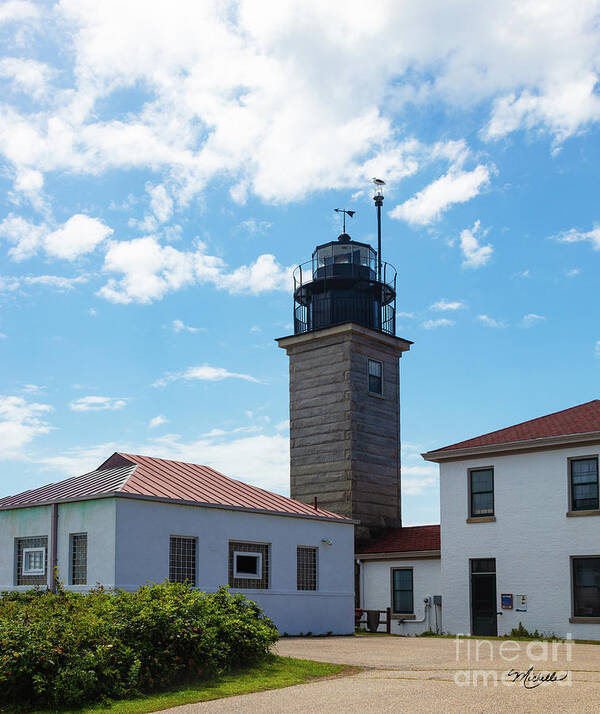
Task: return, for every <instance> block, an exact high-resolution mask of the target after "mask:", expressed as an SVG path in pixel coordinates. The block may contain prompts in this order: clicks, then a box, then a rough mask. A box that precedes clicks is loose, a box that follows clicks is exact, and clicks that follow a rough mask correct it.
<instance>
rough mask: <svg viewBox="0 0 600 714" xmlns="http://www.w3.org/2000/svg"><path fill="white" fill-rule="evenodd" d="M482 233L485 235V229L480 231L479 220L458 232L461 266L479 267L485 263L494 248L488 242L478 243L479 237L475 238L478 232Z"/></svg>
mask: <svg viewBox="0 0 600 714" xmlns="http://www.w3.org/2000/svg"><path fill="white" fill-rule="evenodd" d="M480 232H481V233H482V234H483V237H485V235H486V231H481V222H480V221H476V222H475V225H474V226H473V228H471V229H469V228H465V229H464V230H463V231H461V234H460V249H461V251H462V254H463V262H462V264H463V267H464V268H481V267H482V266H483V265H486V264H487V263H488V262H489V260H490V258H491V257H492V253H493V252H494V249H493V248H492V245H491V244H490V243H488V244H487V245H480V243H479V239H478V238H477V234H478V233H480Z"/></svg>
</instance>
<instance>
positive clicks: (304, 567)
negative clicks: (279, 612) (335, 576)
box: [296, 545, 318, 590]
mask: <svg viewBox="0 0 600 714" xmlns="http://www.w3.org/2000/svg"><path fill="white" fill-rule="evenodd" d="M317 553H318V550H317V548H311V547H309V546H307V545H299V546H298V547H297V548H296V589H297V590H316V589H317Z"/></svg>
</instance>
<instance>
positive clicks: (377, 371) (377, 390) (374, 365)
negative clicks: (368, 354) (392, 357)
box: [368, 359, 383, 394]
mask: <svg viewBox="0 0 600 714" xmlns="http://www.w3.org/2000/svg"><path fill="white" fill-rule="evenodd" d="M368 364H369V367H368V372H369V392H373V393H374V394H382V393H383V365H382V364H381V362H378V361H377V360H374V359H370V360H369V361H368Z"/></svg>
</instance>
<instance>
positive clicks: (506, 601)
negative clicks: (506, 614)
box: [500, 593, 513, 610]
mask: <svg viewBox="0 0 600 714" xmlns="http://www.w3.org/2000/svg"><path fill="white" fill-rule="evenodd" d="M500 603H501V605H502V609H503V610H512V609H513V596H512V593H502V595H500Z"/></svg>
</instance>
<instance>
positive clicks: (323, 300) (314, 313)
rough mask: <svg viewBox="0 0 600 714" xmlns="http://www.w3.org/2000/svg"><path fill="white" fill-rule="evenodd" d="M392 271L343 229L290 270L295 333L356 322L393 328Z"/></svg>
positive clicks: (383, 329) (391, 331)
mask: <svg viewBox="0 0 600 714" xmlns="http://www.w3.org/2000/svg"><path fill="white" fill-rule="evenodd" d="M395 318H396V270H395V268H393V267H392V266H391V265H389V264H388V263H381V262H378V260H377V251H375V250H374V249H373V248H372V247H371V246H370V245H368V244H367V243H358V242H357V241H353V240H352V239H351V238H350V236H349V235H348V234H347V233H342V234H341V235H340V236H339V238H338V239H337V241H331V242H330V243H324V244H323V245H318V246H317V247H316V248H315V251H314V252H313V255H312V260H311V261H309V262H307V263H303V264H302V265H299V266H298V267H297V268H296V270H295V271H294V334H296V335H298V334H301V333H303V332H311V331H313V330H320V329H322V328H324V327H331V326H332V325H339V324H341V323H343V322H355V323H357V324H359V325H363V326H364V327H370V328H372V329H374V330H379V331H380V332H385V333H387V334H389V335H394V334H395V332H396V319H395Z"/></svg>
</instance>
